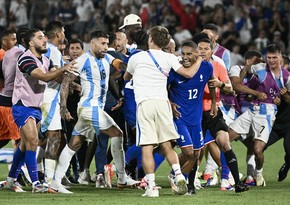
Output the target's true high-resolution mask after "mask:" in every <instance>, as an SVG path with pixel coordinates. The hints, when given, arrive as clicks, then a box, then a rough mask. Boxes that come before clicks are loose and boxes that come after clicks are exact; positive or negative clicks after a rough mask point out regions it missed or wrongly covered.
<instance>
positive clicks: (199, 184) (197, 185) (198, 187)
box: [194, 177, 204, 190]
mask: <svg viewBox="0 0 290 205" xmlns="http://www.w3.org/2000/svg"><path fill="white" fill-rule="evenodd" d="M194 186H195V188H196V189H198V190H199V189H204V188H203V186H202V185H201V183H200V179H199V178H197V177H195V179H194Z"/></svg>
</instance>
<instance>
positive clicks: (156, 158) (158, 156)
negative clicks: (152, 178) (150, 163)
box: [154, 153, 164, 171]
mask: <svg viewBox="0 0 290 205" xmlns="http://www.w3.org/2000/svg"><path fill="white" fill-rule="evenodd" d="M154 161H155V171H156V170H157V169H158V167H159V166H160V165H161V163H162V162H163V161H164V157H163V155H161V154H159V153H155V154H154Z"/></svg>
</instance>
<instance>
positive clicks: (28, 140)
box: [5, 29, 74, 193]
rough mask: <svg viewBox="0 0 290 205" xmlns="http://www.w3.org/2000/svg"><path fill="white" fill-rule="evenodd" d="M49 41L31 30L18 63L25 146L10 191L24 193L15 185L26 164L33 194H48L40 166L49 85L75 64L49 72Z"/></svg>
mask: <svg viewBox="0 0 290 205" xmlns="http://www.w3.org/2000/svg"><path fill="white" fill-rule="evenodd" d="M46 43H47V38H46V37H45V35H44V34H43V32H42V31H40V30H38V29H31V30H29V31H28V32H27V33H26V36H25V44H26V46H27V47H28V48H29V49H28V50H26V51H25V52H24V54H23V55H21V56H20V58H19V59H18V62H17V65H18V67H17V69H16V78H15V83H14V90H13V97H12V103H13V106H12V115H13V118H14V121H15V122H16V124H17V126H18V128H19V129H20V134H21V143H20V146H19V147H18V148H17V150H16V152H15V154H14V157H13V163H12V166H11V169H10V171H9V174H8V177H7V184H6V186H5V187H6V188H7V189H11V190H12V191H15V192H23V190H22V189H21V187H20V186H19V184H17V182H15V180H16V178H17V176H18V174H19V171H20V167H21V166H22V165H23V164H24V162H25V164H26V167H27V169H28V172H29V176H30V178H31V181H32V192H33V193H38V192H46V191H47V190H48V189H47V187H44V186H43V185H42V184H40V182H39V179H38V172H37V164H36V148H37V145H38V129H39V122H40V121H41V109H40V107H41V104H42V101H43V93H44V89H45V87H46V82H48V81H51V80H54V79H56V78H57V77H59V76H61V75H62V74H63V73H64V72H66V71H72V70H73V68H72V66H73V64H74V62H72V63H70V64H68V65H66V66H64V67H62V68H60V69H58V70H55V71H49V70H50V69H51V68H52V67H53V64H52V62H51V61H50V60H49V59H48V58H46V57H45V56H44V55H43V54H44V53H46V52H47V49H46Z"/></svg>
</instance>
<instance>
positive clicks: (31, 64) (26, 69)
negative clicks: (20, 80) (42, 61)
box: [18, 56, 38, 75]
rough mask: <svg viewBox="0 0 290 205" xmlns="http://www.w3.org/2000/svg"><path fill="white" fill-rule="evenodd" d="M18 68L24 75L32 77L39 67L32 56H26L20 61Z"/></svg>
mask: <svg viewBox="0 0 290 205" xmlns="http://www.w3.org/2000/svg"><path fill="white" fill-rule="evenodd" d="M18 68H19V70H20V71H21V72H22V73H27V74H28V75H30V74H31V72H32V71H33V70H34V69H36V68H38V66H37V64H36V61H35V59H34V58H32V57H31V56H24V57H22V58H20V59H19V60H18Z"/></svg>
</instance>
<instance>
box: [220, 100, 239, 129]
mask: <svg viewBox="0 0 290 205" xmlns="http://www.w3.org/2000/svg"><path fill="white" fill-rule="evenodd" d="M219 108H220V110H221V111H222V113H223V118H224V120H225V122H226V124H227V126H229V125H230V124H232V123H233V122H234V121H235V119H237V117H238V116H239V115H238V113H237V112H236V109H235V108H234V106H230V105H225V104H223V102H222V101H220V102H219Z"/></svg>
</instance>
